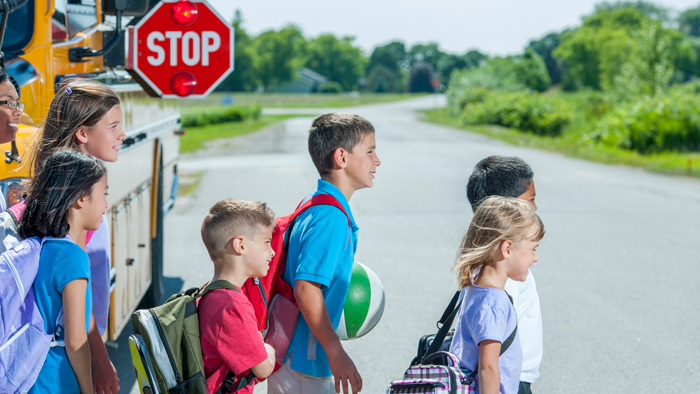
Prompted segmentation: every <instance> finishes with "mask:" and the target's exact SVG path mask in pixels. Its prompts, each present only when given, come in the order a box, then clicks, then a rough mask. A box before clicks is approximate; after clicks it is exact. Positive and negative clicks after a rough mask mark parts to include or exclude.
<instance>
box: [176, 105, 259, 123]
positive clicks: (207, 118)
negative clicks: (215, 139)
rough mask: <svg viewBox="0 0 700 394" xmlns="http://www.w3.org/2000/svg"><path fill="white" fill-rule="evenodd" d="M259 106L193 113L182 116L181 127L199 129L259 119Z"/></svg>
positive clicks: (233, 107)
mask: <svg viewBox="0 0 700 394" xmlns="http://www.w3.org/2000/svg"><path fill="white" fill-rule="evenodd" d="M260 110H261V108H260V106H257V105H250V106H232V107H220V108H216V109H212V110H207V111H200V112H193V113H189V114H183V115H182V119H181V121H182V126H183V127H200V126H206V125H210V124H218V123H227V122H242V121H244V120H246V119H258V118H260Z"/></svg>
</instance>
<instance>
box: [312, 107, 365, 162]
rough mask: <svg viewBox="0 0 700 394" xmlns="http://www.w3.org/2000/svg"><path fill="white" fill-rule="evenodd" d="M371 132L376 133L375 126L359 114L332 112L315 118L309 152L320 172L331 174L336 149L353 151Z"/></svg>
mask: <svg viewBox="0 0 700 394" xmlns="http://www.w3.org/2000/svg"><path fill="white" fill-rule="evenodd" d="M370 133H374V126H372V123H370V122H369V121H368V120H367V119H365V118H363V117H362V116H359V115H354V114H341V113H330V114H325V115H321V116H319V117H318V118H316V119H314V122H313V124H311V130H309V154H310V155H311V160H312V161H313V162H314V165H315V166H316V169H317V170H318V173H319V174H321V175H328V174H330V173H331V171H332V170H333V153H334V152H335V150H336V149H338V148H343V149H345V150H346V151H348V152H352V150H353V149H354V148H355V147H356V146H357V145H358V144H359V143H360V142H362V138H364V136H365V135H367V134H370Z"/></svg>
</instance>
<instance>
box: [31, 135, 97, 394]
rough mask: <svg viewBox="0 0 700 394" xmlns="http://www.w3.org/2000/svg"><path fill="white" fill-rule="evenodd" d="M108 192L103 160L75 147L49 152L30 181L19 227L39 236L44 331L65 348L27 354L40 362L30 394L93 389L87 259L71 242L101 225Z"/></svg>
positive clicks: (37, 289)
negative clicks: (43, 356)
mask: <svg viewBox="0 0 700 394" xmlns="http://www.w3.org/2000/svg"><path fill="white" fill-rule="evenodd" d="M106 196H107V172H106V170H105V167H104V165H103V164H102V162H101V161H100V160H98V159H97V158H95V157H93V156H90V155H86V154H84V153H80V152H78V151H75V150H72V149H65V150H59V151H56V152H54V153H53V154H52V155H50V156H49V157H48V158H47V159H46V160H45V161H44V163H43V165H42V167H41V169H40V170H39V172H38V173H37V174H36V175H35V177H34V178H33V179H32V182H31V185H30V187H29V192H28V196H27V206H26V208H25V210H24V213H23V214H22V220H21V222H20V226H19V229H18V230H19V234H20V236H21V237H22V238H29V237H39V238H43V239H44V243H43V246H42V249H41V255H40V257H39V270H38V272H37V276H36V278H35V279H34V286H33V290H34V294H35V297H36V302H37V306H38V309H39V312H40V313H41V315H42V317H43V318H44V325H45V327H44V328H45V330H46V333H48V334H58V339H59V341H61V340H62V341H63V344H64V345H65V346H57V347H52V348H51V350H50V351H49V354H48V355H47V358H46V360H27V362H37V361H38V362H41V363H43V366H42V368H41V371H40V372H39V377H38V378H37V380H36V382H35V383H34V386H33V387H32V388H31V390H30V391H29V392H30V393H41V394H45V393H82V394H90V393H94V392H95V390H94V388H93V385H92V372H91V364H90V362H91V358H90V346H89V345H88V334H87V333H88V330H89V328H90V321H91V316H92V292H91V287H90V276H91V273H90V260H89V259H88V256H87V254H86V253H85V251H84V250H83V249H82V248H81V247H80V246H78V245H77V244H76V243H75V240H76V239H78V237H79V236H80V234H81V233H82V232H83V231H86V230H92V231H94V230H97V229H98V228H99V227H100V223H101V222H102V215H103V214H104V212H105V210H106V209H107V198H106ZM61 315H63V318H61V317H60V316H61Z"/></svg>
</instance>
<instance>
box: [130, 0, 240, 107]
mask: <svg viewBox="0 0 700 394" xmlns="http://www.w3.org/2000/svg"><path fill="white" fill-rule="evenodd" d="M128 30H129V50H128V54H129V55H128V59H127V69H128V70H129V72H130V74H131V75H132V76H133V77H134V78H135V79H137V80H138V81H139V82H140V83H141V85H142V86H144V88H145V90H146V91H147V92H149V93H150V94H151V95H153V96H160V97H163V98H179V97H188V98H202V97H206V96H207V95H208V94H209V92H211V91H212V90H214V88H215V87H216V86H217V85H218V84H219V83H220V82H221V81H223V79H224V78H226V76H227V75H228V74H230V73H231V71H233V27H232V26H231V25H229V24H228V23H226V21H225V20H224V19H223V18H222V17H221V16H220V15H219V14H218V13H217V12H216V11H215V10H214V9H213V8H212V7H211V6H210V5H209V4H208V3H207V2H206V1H204V0H162V1H160V2H159V3H158V4H157V5H156V6H155V7H153V9H152V10H151V11H150V12H149V13H148V14H147V15H146V16H145V17H144V18H143V19H141V20H140V21H139V22H138V23H137V24H136V26H133V27H130V28H129V29H128Z"/></svg>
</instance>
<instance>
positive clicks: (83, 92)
mask: <svg viewBox="0 0 700 394" xmlns="http://www.w3.org/2000/svg"><path fill="white" fill-rule="evenodd" d="M119 104H120V101H119V96H117V94H116V93H115V92H114V91H113V90H112V89H110V88H109V87H108V86H107V85H105V84H103V83H101V82H97V81H94V80H90V79H85V78H70V79H66V80H65V81H63V82H61V84H60V85H59V87H58V90H57V91H56V95H55V96H54V98H53V100H51V105H50V106H49V112H48V114H47V115H46V120H45V121H44V123H43V124H42V126H41V127H40V129H39V132H38V133H37V137H36V141H35V142H34V144H32V147H31V149H30V150H29V151H28V152H27V153H28V155H29V159H28V160H26V161H25V163H26V165H27V166H28V168H29V178H33V177H34V175H35V174H38V173H39V170H41V166H42V164H43V163H44V160H46V158H47V157H49V156H50V155H51V154H52V153H53V152H54V151H56V150H57V149H61V148H75V147H76V143H75V133H76V132H77V131H78V130H79V129H80V128H81V127H88V128H91V127H94V126H95V125H97V123H98V122H99V121H100V120H101V119H102V118H103V117H104V116H105V115H106V114H107V112H109V110H111V109H112V107H114V106H115V105H119Z"/></svg>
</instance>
